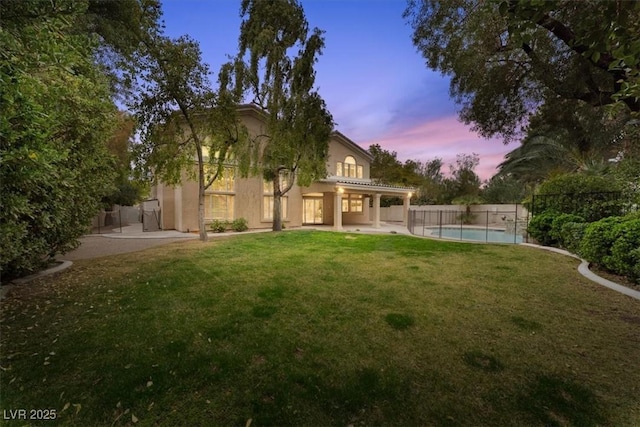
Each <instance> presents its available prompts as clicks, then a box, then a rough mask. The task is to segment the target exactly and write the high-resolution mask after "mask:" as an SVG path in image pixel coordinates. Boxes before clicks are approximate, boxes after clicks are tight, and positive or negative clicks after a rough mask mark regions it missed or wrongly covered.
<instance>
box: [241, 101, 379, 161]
mask: <svg viewBox="0 0 640 427" xmlns="http://www.w3.org/2000/svg"><path fill="white" fill-rule="evenodd" d="M238 113H240V114H246V115H249V116H253V117H255V118H256V119H262V120H265V119H266V118H267V116H268V115H269V113H267V112H266V111H264V110H262V109H261V108H260V107H258V106H257V105H256V104H240V105H238ZM331 137H332V138H334V139H335V140H336V141H338V142H339V143H341V144H342V145H344V146H345V147H347V148H350V149H353V150H355V151H357V152H358V153H359V154H361V155H362V156H364V157H366V158H367V159H368V160H369V161H373V156H372V155H371V153H369V152H368V151H367V150H365V149H364V148H362V147H361V146H359V145H358V144H356V143H355V142H353V140H351V139H350V138H348V137H347V136H346V135H345V134H343V133H342V132H340V131H338V130H333V131H332V132H331Z"/></svg>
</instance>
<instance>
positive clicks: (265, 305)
mask: <svg viewBox="0 0 640 427" xmlns="http://www.w3.org/2000/svg"><path fill="white" fill-rule="evenodd" d="M576 266H577V261H576V260H574V259H572V258H568V257H564V256H561V255H557V254H553V253H548V252H546V251H540V250H536V249H533V248H527V247H519V246H513V245H482V244H467V243H457V242H442V241H434V240H422V239H417V238H412V237H407V236H399V235H384V236H383V235H361V234H345V233H329V232H305V231H287V232H283V233H279V234H273V233H268V234H254V235H242V236H233V237H231V238H223V239H220V240H216V241H214V242H210V243H207V244H202V243H200V242H185V243H177V244H171V245H168V246H164V247H160V248H154V249H150V250H147V251H144V252H139V253H136V254H125V255H120V256H114V257H109V258H103V259H99V260H92V261H82V262H77V263H75V264H74V266H73V267H72V268H71V269H69V270H67V271H65V272H63V273H61V274H60V275H58V276H56V277H53V278H44V279H41V280H39V281H38V282H32V283H31V284H29V285H25V286H23V287H21V288H17V289H16V291H15V292H14V293H13V295H12V296H10V297H9V298H8V299H6V300H5V301H3V302H2V322H1V332H2V336H1V347H0V348H1V355H2V357H1V360H0V367H1V371H0V373H1V386H2V388H1V392H2V396H1V398H2V399H1V408H0V409H2V410H3V411H4V412H3V414H4V417H3V418H7V417H8V416H9V415H10V414H12V413H10V412H9V410H16V409H27V410H30V409H55V410H56V417H57V419H56V421H52V422H42V421H32V422H31V424H32V425H59V424H62V425H77V426H88V425H105V426H111V425H134V424H135V425H138V426H140V425H145V426H147V425H148V426H151V425H166V426H179V425H184V426H197V425H207V426H208V425H223V426H227V425H239V426H245V425H246V424H248V422H249V420H251V425H252V426H261V425H314V426H315V425H338V426H345V425H349V424H352V425H354V426H358V425H372V424H373V425H505V426H506V425H509V426H514V425H560V426H564V425H579V426H590V425H615V426H625V425H626V426H634V425H636V426H637V425H640V403H639V402H640V400H639V399H638V396H639V395H640V367H639V365H638V361H639V360H640V303H639V302H638V301H636V300H633V299H631V298H629V297H625V296H623V295H620V294H617V293H615V292H613V291H611V290H608V289H606V288H602V287H599V286H597V285H595V284H593V283H591V282H589V281H587V280H586V279H584V278H583V277H582V276H580V275H579V274H578V273H577V272H576ZM3 422H4V423H6V424H8V425H24V424H25V422H24V421H19V422H9V421H6V420H3Z"/></svg>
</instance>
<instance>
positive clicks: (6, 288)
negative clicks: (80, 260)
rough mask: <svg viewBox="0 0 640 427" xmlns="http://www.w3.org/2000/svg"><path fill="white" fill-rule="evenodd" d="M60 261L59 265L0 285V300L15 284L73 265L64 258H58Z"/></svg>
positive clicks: (21, 283)
mask: <svg viewBox="0 0 640 427" xmlns="http://www.w3.org/2000/svg"><path fill="white" fill-rule="evenodd" d="M58 261H60V262H61V264H60V265H56V266H55V267H51V268H48V269H46V270H42V271H38V272H37V273H33V274H30V275H29V276H25V277H20V278H19V279H15V280H12V281H11V282H9V284H7V285H4V286H2V287H0V300H1V299H3V298H4V297H6V296H7V294H8V293H9V292H10V291H11V289H12V288H13V287H14V286H16V285H23V284H25V283H28V282H30V281H32V280H34V279H37V278H38V277H43V276H48V275H50V274H54V273H58V272H60V271H62V270H66V269H67V268H69V267H71V266H72V265H73V262H72V261H66V260H58Z"/></svg>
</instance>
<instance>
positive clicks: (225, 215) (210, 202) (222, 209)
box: [204, 194, 234, 221]
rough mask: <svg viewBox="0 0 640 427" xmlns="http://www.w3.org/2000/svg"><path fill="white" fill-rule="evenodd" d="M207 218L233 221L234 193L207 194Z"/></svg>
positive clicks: (205, 205) (205, 210)
mask: <svg viewBox="0 0 640 427" xmlns="http://www.w3.org/2000/svg"><path fill="white" fill-rule="evenodd" d="M204 217H205V219H208V220H211V219H218V220H223V221H233V219H234V218H233V195H232V194H206V195H205V196H204Z"/></svg>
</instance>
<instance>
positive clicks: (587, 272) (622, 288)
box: [521, 243, 640, 300]
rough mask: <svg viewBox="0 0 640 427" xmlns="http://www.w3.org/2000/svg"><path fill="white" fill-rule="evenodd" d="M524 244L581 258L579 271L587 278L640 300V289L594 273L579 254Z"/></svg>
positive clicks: (523, 244)
mask: <svg viewBox="0 0 640 427" xmlns="http://www.w3.org/2000/svg"><path fill="white" fill-rule="evenodd" d="M521 245H522V246H529V247H532V248H539V249H544V250H547V251H551V252H556V253H559V254H562V255H567V256H570V257H572V258H575V259H579V260H580V265H579V266H578V272H579V273H580V274H582V275H583V276H584V277H586V278H587V279H589V280H591V281H592V282H595V283H597V284H599V285H602V286H606V287H607V288H609V289H612V290H614V291H616V292H620V293H621V294H624V295H627V296H630V297H631V298H635V299H637V300H640V292H639V291H635V290H633V289H630V288H628V287H626V286H622V285H620V284H618V283H616V282H612V281H611V280H608V279H605V278H604V277H600V276H598V275H597V274H596V273H594V272H593V271H591V270H589V262H588V261H587V260H584V259H582V258H580V257H579V256H578V255H576V254H572V253H571V252H569V251H565V250H564V249H558V248H554V247H551V246H542V245H534V244H533V243H521Z"/></svg>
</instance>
